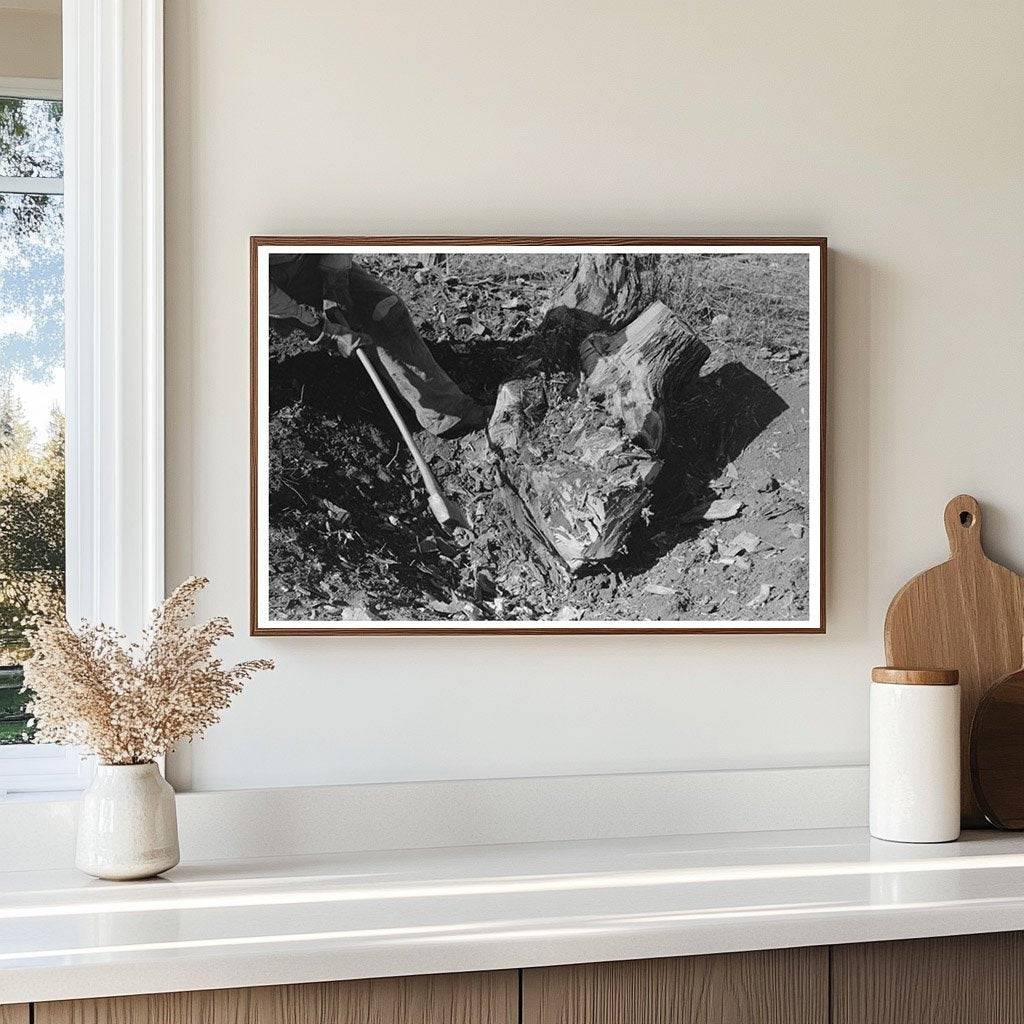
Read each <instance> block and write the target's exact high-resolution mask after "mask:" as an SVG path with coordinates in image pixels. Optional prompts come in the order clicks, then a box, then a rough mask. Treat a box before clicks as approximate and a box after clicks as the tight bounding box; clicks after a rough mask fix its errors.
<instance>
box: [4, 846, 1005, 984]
mask: <svg viewBox="0 0 1024 1024" xmlns="http://www.w3.org/2000/svg"><path fill="white" fill-rule="evenodd" d="M1014 929H1024V836H1017V835H1010V834H1005V833H994V832H974V833H965V835H964V837H963V839H962V840H961V841H960V842H957V843H949V844H943V845H934V846H901V845H897V844H892V843H882V842H878V841H877V840H871V839H869V838H868V836H867V834H866V833H865V832H864V831H863V830H860V829H824V830H818V831H813V832H811V831H804V832H796V831H794V832H759V833H738V834H731V835H703V836H669V837H661V838H645V839H620V840H608V839H605V840H596V841H590V842H582V841H576V842H559V843H524V844H519V845H504V846H476V847H459V848H450V849H433V850H404V851H396V852H383V853H369V854H355V853H345V854H338V855H335V856H317V857H309V858H289V859H276V860H247V861H214V862H208V863H202V864H183V865H180V866H179V867H177V868H175V869H174V870H173V871H171V872H168V874H167V875H166V876H164V877H162V878H159V879H156V880H152V881H149V882H135V883H112V882H100V881H95V880H92V879H88V878H86V877H85V876H84V875H81V874H78V873H77V872H75V871H65V870H55V871H41V872H31V871H20V872H19V871H14V872H6V873H3V872H0V1003H5V1002H14V1003H16V1002H28V1001H33V1000H46V999H61V998H81V997H87V996H98V995H123V994H131V993H139V992H161V991H174V990H184V989H200V988H221V987H233V986H248V985H270V984H282V983H289V982H308V981H326V980H341V979H346V978H361V977H374V976H385V975H404V974H424V973H435V972H449V971H467V970H494V969H501V968H515V967H530V966H540V965H548V964H560V963H574V962H575V963H582V962H589V961H599V960H628V959H635V958H643V957H660V956H680V955H687V954H694V953H712V952H724V951H732V950H744V949H764V948H770V947H784V946H801V945H818V944H825V943H839V942H860V941H871V940H880V939H895V938H916V937H922V936H928V935H954V934H966V933H971V932H991V931H1004V930H1014Z"/></svg>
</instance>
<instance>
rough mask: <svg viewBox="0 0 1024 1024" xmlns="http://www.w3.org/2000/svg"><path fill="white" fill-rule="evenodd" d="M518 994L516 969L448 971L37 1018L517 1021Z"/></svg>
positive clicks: (187, 1023) (258, 1023)
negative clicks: (414, 976) (466, 971)
mask: <svg viewBox="0 0 1024 1024" xmlns="http://www.w3.org/2000/svg"><path fill="white" fill-rule="evenodd" d="M518 995H519V993H518V981H517V976H516V972H515V971H495V972H489V973H486V974H485V973H478V974H441V975H427V976H424V977H416V978H375V979H372V980H369V981H337V982H329V983H324V984H316V985H274V986H270V987H267V988H237V989H219V990H216V991H211V992H172V993H166V994H163V995H152V996H120V997H117V998H113V999H82V1000H69V1001H66V1002H57V1003H37V1004H36V1012H35V1024H516V1021H517V1018H518ZM2 1024H6V1022H2ZM19 1024H20V1022H19Z"/></svg>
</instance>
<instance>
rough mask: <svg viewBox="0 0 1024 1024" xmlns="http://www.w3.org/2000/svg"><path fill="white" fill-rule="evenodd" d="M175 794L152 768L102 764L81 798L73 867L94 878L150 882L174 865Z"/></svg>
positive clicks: (175, 830) (152, 765)
mask: <svg viewBox="0 0 1024 1024" xmlns="http://www.w3.org/2000/svg"><path fill="white" fill-rule="evenodd" d="M178 859H179V853H178V816H177V813H176V811H175V806H174V790H173V789H172V788H171V786H170V784H169V783H168V782H167V781H166V780H165V779H164V777H163V776H162V775H161V774H160V769H159V768H157V766H156V765H155V764H153V763H152V762H150V763H149V764H101V765H97V766H96V775H95V777H94V778H93V781H92V785H91V786H89V788H88V789H87V790H86V791H85V792H84V793H83V794H82V800H81V807H80V809H79V817H78V847H77V851H76V853H75V864H76V865H77V866H78V868H79V870H81V871H84V872H85V873H86V874H89V875H93V876H95V877H96V878H109V879H114V880H117V881H125V880H128V879H132V878H150V877H152V876H153V875H158V874H160V872H161V871H167V870H169V869H170V868H173V867H174V865H175V864H177V863H178Z"/></svg>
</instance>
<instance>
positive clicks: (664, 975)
mask: <svg viewBox="0 0 1024 1024" xmlns="http://www.w3.org/2000/svg"><path fill="white" fill-rule="evenodd" d="M827 1020H828V950H827V949H826V948H825V947H814V948H808V949H772V950H764V951H762V952H755V953H720V954H715V955H713V956H689V957H679V958H673V959H665V960H630V961H625V962H623V963H609V964H585V965H582V966H574V967H541V968H535V969H532V970H528V971H524V972H523V1024H708V1022H711V1021H713V1022H714V1024H754V1022H756V1024H825V1022H826V1021H827Z"/></svg>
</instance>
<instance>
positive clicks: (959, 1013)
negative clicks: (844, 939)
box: [832, 932, 1024, 1024]
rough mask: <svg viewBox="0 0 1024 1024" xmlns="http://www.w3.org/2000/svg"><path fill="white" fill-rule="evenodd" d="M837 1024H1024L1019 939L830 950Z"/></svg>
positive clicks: (969, 938) (1003, 935)
mask: <svg viewBox="0 0 1024 1024" xmlns="http://www.w3.org/2000/svg"><path fill="white" fill-rule="evenodd" d="M832 1019H833V1022H834V1024H1024V935H1022V934H1021V933H1019V932H996V933H993V934H990V935H954V936H950V937H948V938H941V939H909V940H906V941H903V942H864V943H857V944H855V945H849V946H833V947H832Z"/></svg>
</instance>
